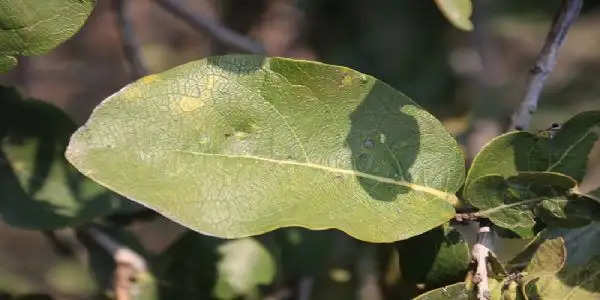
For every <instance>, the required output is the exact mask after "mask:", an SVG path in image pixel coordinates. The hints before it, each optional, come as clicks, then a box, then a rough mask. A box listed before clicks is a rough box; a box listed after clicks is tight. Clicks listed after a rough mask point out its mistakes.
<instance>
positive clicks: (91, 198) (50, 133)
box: [0, 87, 127, 230]
mask: <svg viewBox="0 0 600 300" xmlns="http://www.w3.org/2000/svg"><path fill="white" fill-rule="evenodd" d="M0 99H1V101H0V199H2V201H0V215H2V218H3V220H4V222H6V223H8V224H10V225H13V226H19V227H24V228H29V229H45V230H50V229H55V228H59V227H64V226H74V225H77V224H81V223H83V222H86V221H89V220H90V219H92V218H95V217H99V216H103V215H106V214H109V213H111V212H114V211H117V210H119V209H121V208H124V207H125V206H126V205H127V204H126V202H125V201H124V200H123V199H122V198H121V197H119V196H118V195H116V194H113V193H112V192H110V191H108V190H107V189H105V188H103V187H101V186H99V185H98V184H96V183H94V182H93V181H91V180H89V179H87V178H86V177H84V176H83V175H81V174H80V173H79V172H78V171H77V170H76V169H75V168H73V167H72V166H71V165H70V164H69V163H68V162H67V161H66V160H65V158H64V155H63V153H64V151H65V148H66V145H67V142H68V139H69V136H70V134H71V133H73V131H75V124H74V123H73V122H72V121H71V119H69V117H68V116H67V115H65V114H64V113H63V112H62V111H61V110H59V109H58V108H56V107H54V106H52V105H50V104H47V103H44V102H41V101H35V100H22V99H21V97H20V96H19V95H18V93H17V92H16V90H15V89H11V88H4V87H0Z"/></svg>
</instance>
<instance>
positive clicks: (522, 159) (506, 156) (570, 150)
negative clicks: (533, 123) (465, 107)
mask: <svg viewBox="0 0 600 300" xmlns="http://www.w3.org/2000/svg"><path fill="white" fill-rule="evenodd" d="M599 124H600V111H588V112H584V113H580V114H578V115H576V116H574V117H573V118H571V119H570V120H568V121H567V122H566V123H565V124H564V125H563V126H562V128H561V129H560V130H559V131H558V132H557V133H556V134H555V136H554V137H553V138H550V137H544V136H541V135H534V134H531V133H529V132H524V131H513V132H509V133H506V134H503V135H501V136H498V137H496V138H495V139H493V140H492V141H491V142H489V143H488V144H487V145H486V146H485V147H484V148H483V149H482V150H481V151H480V152H479V153H478V154H477V156H476V157H475V159H474V160H473V164H472V165H471V168H470V169H469V174H468V175H467V179H466V181H465V187H466V188H468V186H469V185H470V184H471V183H472V182H474V181H475V180H477V179H478V178H479V177H482V176H486V175H492V174H496V175H501V176H503V177H505V178H507V177H509V176H515V175H517V173H518V172H523V171H538V172H557V173H562V174H565V175H567V176H570V177H572V178H573V179H575V180H576V181H577V182H581V179H582V178H583V176H584V175H585V171H586V164H587V160H588V155H589V152H590V151H591V148H592V146H593V144H594V142H595V141H596V140H597V139H598V134H597V133H596V130H597V127H598V125H599Z"/></svg>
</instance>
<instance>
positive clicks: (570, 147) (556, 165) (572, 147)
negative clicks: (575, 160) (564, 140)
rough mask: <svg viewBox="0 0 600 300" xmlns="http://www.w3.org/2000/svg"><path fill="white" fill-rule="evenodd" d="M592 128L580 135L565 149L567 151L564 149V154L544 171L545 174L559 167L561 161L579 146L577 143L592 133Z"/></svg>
mask: <svg viewBox="0 0 600 300" xmlns="http://www.w3.org/2000/svg"><path fill="white" fill-rule="evenodd" d="M593 129H594V127H592V128H590V129H588V130H587V131H586V132H585V134H584V135H582V136H581V137H580V138H579V139H577V141H575V143H573V144H571V145H570V146H569V147H567V149H565V152H563V154H562V155H561V156H560V158H559V159H558V160H557V161H556V162H554V163H553V164H552V165H551V166H550V167H548V169H546V172H549V171H552V170H553V169H554V168H556V167H558V165H560V163H562V161H563V160H564V159H565V158H566V157H567V155H568V154H569V153H570V152H571V151H572V150H573V149H574V148H575V147H576V146H577V145H579V143H581V142H582V141H583V140H584V139H585V138H587V137H588V136H589V135H590V134H591V133H592V131H593Z"/></svg>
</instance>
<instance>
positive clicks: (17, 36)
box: [0, 0, 96, 72]
mask: <svg viewBox="0 0 600 300" xmlns="http://www.w3.org/2000/svg"><path fill="white" fill-rule="evenodd" d="M95 5H96V1H95V0H48V1H43V2H40V1H35V0H19V1H16V0H1V1H0V11H2V14H0V24H2V25H1V26H0V72H4V71H8V70H10V69H12V68H13V67H15V66H16V65H17V59H16V56H18V55H27V56H30V55H39V54H43V53H46V52H48V51H50V50H51V49H53V48H55V47H56V46H58V45H59V44H60V43H62V42H64V41H65V40H67V39H69V38H70V37H71V36H73V35H74V34H75V33H76V32H77V31H79V29H80V28H81V26H83V24H84V23H85V21H86V20H87V18H88V16H89V15H90V14H91V12H92V10H93V9H94V6H95Z"/></svg>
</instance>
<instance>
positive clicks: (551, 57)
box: [510, 0, 583, 130]
mask: <svg viewBox="0 0 600 300" xmlns="http://www.w3.org/2000/svg"><path fill="white" fill-rule="evenodd" d="M582 5H583V0H563V1H562V4H561V7H560V10H559V11H558V12H557V14H556V16H555V17H554V21H553V22H552V27H551V28H550V32H548V35H547V36H546V41H545V42H544V46H543V47H542V50H541V51H540V53H539V54H538V57H537V59H536V62H535V65H534V66H533V68H532V69H531V70H530V71H529V73H530V77H529V81H528V83H527V88H526V90H525V96H524V98H523V100H522V102H521V104H520V105H519V107H518V109H517V110H516V111H515V112H514V114H513V116H512V120H511V124H510V128H511V129H517V130H526V129H527V128H528V127H529V122H530V121H531V115H532V114H533V113H534V112H535V111H536V109H537V104H538V99H539V97H540V93H541V92H542V89H543V88H544V81H545V80H546V77H548V74H550V72H552V69H553V68H554V66H555V65H556V54H557V52H558V49H559V48H560V46H561V45H562V44H563V42H564V40H565V36H566V35H567V31H568V30H569V27H570V26H571V24H573V22H574V21H575V19H577V16H579V12H580V11H581V6H582Z"/></svg>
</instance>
